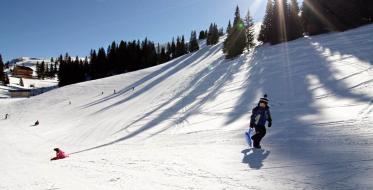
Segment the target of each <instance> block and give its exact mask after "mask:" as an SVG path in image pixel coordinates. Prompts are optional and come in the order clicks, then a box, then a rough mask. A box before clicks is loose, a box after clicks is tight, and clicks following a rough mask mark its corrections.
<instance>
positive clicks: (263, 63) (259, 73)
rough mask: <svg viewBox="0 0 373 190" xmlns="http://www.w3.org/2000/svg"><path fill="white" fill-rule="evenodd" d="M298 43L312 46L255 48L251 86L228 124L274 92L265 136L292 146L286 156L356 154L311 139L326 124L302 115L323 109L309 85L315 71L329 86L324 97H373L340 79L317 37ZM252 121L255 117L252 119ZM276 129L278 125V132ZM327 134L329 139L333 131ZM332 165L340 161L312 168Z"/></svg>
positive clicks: (325, 180)
mask: <svg viewBox="0 0 373 190" xmlns="http://www.w3.org/2000/svg"><path fill="white" fill-rule="evenodd" d="M296 44H298V45H301V46H302V48H303V49H304V50H306V51H305V52H302V53H300V52H298V51H294V48H297V47H296V46H295V43H290V44H279V45H276V46H273V47H268V48H265V49H264V48H260V47H259V48H257V49H256V50H255V51H256V52H255V54H254V55H253V57H252V59H251V60H250V61H249V62H250V64H251V65H252V68H251V70H250V72H249V75H248V79H249V81H248V82H247V84H246V86H245V91H244V92H243V93H242V95H241V97H240V99H239V100H238V101H237V102H236V104H235V106H234V111H232V113H231V114H229V115H228V118H227V124H230V123H232V122H234V121H236V120H238V119H240V118H242V117H244V116H245V115H247V113H250V110H251V109H252V106H250V105H255V104H256V103H257V101H258V100H257V99H256V97H258V95H262V94H263V93H268V94H269V97H270V103H271V104H272V105H273V106H272V110H271V111H272V116H273V127H272V128H271V129H270V130H269V131H268V135H267V137H265V139H264V141H265V142H267V143H269V144H272V145H276V144H278V145H283V147H286V148H284V150H282V151H279V152H277V153H278V154H279V156H280V157H282V158H283V159H284V160H289V159H290V161H294V160H298V161H299V162H302V163H315V162H316V163H317V162H323V161H324V162H325V160H330V159H331V160H333V159H335V160H339V159H341V158H343V157H344V156H348V157H351V155H347V154H350V153H346V152H342V153H341V152H340V150H338V149H336V150H333V149H328V146H323V145H320V144H317V143H316V142H314V141H310V140H309V138H310V137H313V138H320V133H319V132H318V130H320V129H317V128H316V127H315V126H314V125H313V122H312V121H306V120H302V118H303V117H304V116H308V115H316V114H322V113H320V112H319V111H320V110H319V109H318V108H317V107H316V106H315V105H314V104H313V103H314V102H315V100H316V97H315V95H314V94H313V91H311V90H310V88H309V86H310V81H309V76H313V77H314V78H317V79H318V81H319V83H320V85H321V86H322V87H323V88H324V89H326V90H327V91H328V94H327V95H326V96H325V97H324V98H328V96H329V95H334V96H336V97H338V98H346V99H352V100H354V101H356V102H360V103H367V104H369V102H370V101H371V99H372V97H371V96H369V95H366V94H358V93H354V92H351V91H350V89H349V87H348V86H347V85H346V84H345V83H343V81H341V80H339V79H336V78H335V76H334V72H333V69H332V68H331V66H330V64H329V62H328V61H327V60H326V58H325V57H324V56H323V55H321V52H319V51H318V50H317V47H315V45H314V44H313V42H312V41H307V40H303V41H301V42H299V41H297V42H296ZM289 47H290V49H289ZM279 50H281V51H279ZM274 60H276V61H278V64H273V62H274ZM304 62H307V63H306V64H305V63H304ZM241 105H247V106H241ZM247 121H248V122H249V118H247ZM315 122H317V121H315ZM273 128H275V130H274V131H273ZM321 134H322V133H321ZM316 135H319V136H316ZM300 137H302V138H300ZM304 137H308V138H304ZM325 137H326V138H327V136H325ZM284 142H285V143H289V142H291V144H284ZM264 147H265V146H264ZM280 147H281V146H280ZM316 147H317V148H316ZM338 151H339V152H338ZM272 152H273V151H272ZM353 154H354V158H356V159H362V158H364V153H362V152H354V153H353ZM315 158H317V159H315ZM244 159H245V158H244ZM245 161H247V162H249V161H248V160H245ZM254 165H256V166H258V165H260V163H259V164H258V163H254ZM330 167H336V166H334V165H333V163H331V164H329V165H314V166H312V169H313V170H314V171H320V172H321V171H323V172H325V171H327V170H328V169H329V168H330ZM301 172H306V171H301ZM345 172H347V170H345ZM332 180H334V179H333V177H332V176H323V177H322V178H321V177H319V178H318V179H315V180H314V182H315V183H316V184H317V185H316V186H320V187H323V188H325V187H328V186H330V184H329V183H330V181H332ZM351 180H356V181H357V180H358V178H357V177H354V178H353V179H351Z"/></svg>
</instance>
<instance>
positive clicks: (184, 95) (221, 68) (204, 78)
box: [74, 44, 246, 154]
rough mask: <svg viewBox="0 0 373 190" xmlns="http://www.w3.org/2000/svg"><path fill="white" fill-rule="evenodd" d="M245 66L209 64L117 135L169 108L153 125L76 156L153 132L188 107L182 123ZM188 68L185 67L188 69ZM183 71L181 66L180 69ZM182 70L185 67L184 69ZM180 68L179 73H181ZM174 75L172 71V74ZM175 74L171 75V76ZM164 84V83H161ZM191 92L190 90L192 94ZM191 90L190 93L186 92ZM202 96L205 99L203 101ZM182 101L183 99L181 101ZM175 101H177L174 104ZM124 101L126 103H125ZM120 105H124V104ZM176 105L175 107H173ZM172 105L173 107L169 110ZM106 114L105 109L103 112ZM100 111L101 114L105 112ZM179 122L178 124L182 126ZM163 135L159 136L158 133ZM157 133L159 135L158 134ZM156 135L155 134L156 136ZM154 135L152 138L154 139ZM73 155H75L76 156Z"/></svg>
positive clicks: (145, 126) (199, 58) (219, 46)
mask: <svg viewBox="0 0 373 190" xmlns="http://www.w3.org/2000/svg"><path fill="white" fill-rule="evenodd" d="M221 45H222V44H220V45H218V46H215V47H213V48H211V50H210V51H208V52H210V53H207V54H206V53H203V54H204V56H203V57H202V58H201V56H202V55H196V56H195V57H193V58H190V59H189V60H188V61H187V60H185V61H186V62H187V63H189V64H191V63H194V62H195V61H196V59H198V60H203V59H204V58H205V57H208V56H209V55H210V54H211V53H216V51H217V49H220V48H221ZM244 62H246V61H245V59H244V57H243V58H241V59H240V61H239V62H234V63H232V64H229V63H226V62H224V57H223V56H221V57H219V58H218V59H217V60H215V61H213V62H212V63H210V66H209V67H205V68H204V69H203V70H201V71H200V72H199V73H197V74H196V75H195V76H194V78H193V79H192V80H191V81H190V82H189V83H188V85H187V86H186V87H185V89H183V90H180V91H179V92H178V93H176V94H175V95H174V96H173V97H172V98H170V99H169V100H168V101H165V102H164V103H162V104H161V105H159V106H157V107H156V108H154V109H152V110H150V111H149V112H147V113H144V114H143V116H141V117H139V118H138V119H137V120H135V121H134V122H132V123H130V124H128V125H126V126H125V127H124V128H122V129H120V130H119V131H117V132H116V133H118V132H120V131H123V130H124V129H127V128H128V127H130V126H132V125H134V124H136V123H137V122H139V121H142V120H143V119H145V118H146V117H148V116H150V115H152V114H154V113H155V112H157V111H159V110H161V109H162V108H164V107H166V106H167V108H166V109H165V110H164V111H162V112H161V113H160V114H159V115H157V117H156V118H154V119H152V120H151V121H149V122H147V123H146V124H145V125H143V126H142V127H140V128H139V129H137V130H135V131H133V132H131V133H130V134H128V135H126V136H124V137H122V138H119V139H117V140H114V141H112V142H109V143H106V144H102V145H99V146H96V147H92V148H88V149H85V150H81V151H78V152H75V153H80V152H85V151H89V150H93V149H97V148H101V147H105V146H108V145H112V144H115V143H118V142H121V141H124V140H127V139H130V138H132V137H134V136H137V135H139V134H140V133H142V132H144V131H147V130H149V129H151V128H154V127H155V126H157V125H158V124H160V123H161V122H163V121H166V120H168V119H170V118H172V117H174V116H175V115H178V114H180V112H181V111H183V110H185V108H186V107H188V109H187V110H185V111H184V113H183V115H182V116H180V117H179V119H178V120H179V121H180V120H186V119H187V118H188V117H189V116H190V115H192V114H193V113H195V112H197V110H198V108H200V107H201V106H202V105H203V104H204V103H205V102H207V101H208V100H210V99H211V100H212V99H214V98H215V97H216V96H217V95H218V94H219V90H220V89H221V88H222V87H223V86H224V84H225V83H227V82H229V81H230V80H232V79H233V75H234V74H235V73H237V72H238V71H239V68H240V67H241V66H242V65H243V63H244ZM187 63H186V64H185V66H186V65H187ZM180 67H182V66H180ZM182 68H183V67H182ZM182 68H178V69H177V71H178V70H180V69H182ZM170 72H171V70H170ZM171 74H173V72H171V73H170V75H171ZM165 75H166V76H168V77H169V75H168V74H165ZM162 80H165V78H164V79H162ZM157 83H158V82H152V83H151V84H153V85H155V84H157ZM190 89H191V90H190ZM188 90H190V91H189V92H187V91H188ZM201 96H203V98H200V97H201ZM180 97H181V98H180ZM175 99H178V100H177V101H176V102H175ZM122 101H124V100H122ZM122 101H121V102H122ZM171 104H173V105H171ZM170 105H171V106H170ZM103 110H104V109H103ZM103 110H100V111H103ZM179 121H176V122H179ZM169 127H171V126H168V127H166V128H165V129H163V130H161V131H164V130H166V129H168V128H169ZM158 133H160V132H158ZM158 133H157V134H158ZM153 135H155V134H153ZM153 135H152V136H153ZM75 153H74V154H75Z"/></svg>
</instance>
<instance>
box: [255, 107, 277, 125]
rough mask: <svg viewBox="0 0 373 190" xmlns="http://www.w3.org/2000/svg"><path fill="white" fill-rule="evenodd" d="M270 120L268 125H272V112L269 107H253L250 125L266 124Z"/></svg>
mask: <svg viewBox="0 0 373 190" xmlns="http://www.w3.org/2000/svg"><path fill="white" fill-rule="evenodd" d="M267 121H268V126H269V127H270V126H271V125H272V118H271V112H270V111H269V107H265V108H262V107H260V106H257V107H255V108H254V109H253V111H252V114H251V119H250V127H255V126H265V124H266V122H267Z"/></svg>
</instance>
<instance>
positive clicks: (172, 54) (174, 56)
mask: <svg viewBox="0 0 373 190" xmlns="http://www.w3.org/2000/svg"><path fill="white" fill-rule="evenodd" d="M171 57H172V59H174V58H176V57H177V55H176V44H175V39H174V38H172V42H171Z"/></svg>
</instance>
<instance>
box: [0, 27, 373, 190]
mask: <svg viewBox="0 0 373 190" xmlns="http://www.w3.org/2000/svg"><path fill="white" fill-rule="evenodd" d="M372 33H373V25H369V26H365V27H361V28H358V29H355V30H351V31H347V32H344V33H334V34H327V35H321V36H313V37H307V38H303V39H299V40H296V41H293V42H290V43H286V44H280V45H276V46H268V45H263V46H261V47H258V48H256V49H255V50H254V51H253V52H251V53H248V54H245V55H242V56H240V57H238V58H237V59H234V60H225V59H224V55H223V53H222V51H221V48H222V43H219V44H218V45H215V46H212V47H209V46H202V49H201V50H199V51H197V52H195V53H193V54H189V55H185V56H183V57H180V58H178V59H176V60H173V61H171V62H169V63H167V64H163V65H159V66H156V67H153V68H149V69H146V70H142V71H138V72H133V73H128V74H124V75H118V76H114V77H110V78H105V79H101V80H95V81H90V82H85V83H79V84H74V85H70V86H66V87H63V88H59V89H56V90H52V91H50V92H47V93H44V94H42V95H40V96H36V97H32V98H29V99H16V100H9V99H0V114H1V117H3V115H5V113H9V114H10V118H9V119H7V120H0V150H1V156H0V163H1V164H0V171H1V172H0V189H5V190H7V189H31V190H34V189H68V190H74V189H76V190H82V189H89V190H94V189H235V190H236V189H372V188H373V182H372V179H373V128H372V126H373V125H372V124H373V117H372V110H373V91H372V86H373V71H372V63H373V54H372V52H373V39H372V38H371V34H372ZM132 87H135V88H134V90H132ZM114 90H116V94H114V93H113V91H114ZM102 92H104V94H103V95H102V94H101V93H102ZM264 93H268V95H269V98H270V103H271V106H272V108H271V112H272V116H273V120H274V122H273V127H271V128H269V129H268V130H267V136H266V137H264V140H263V143H262V146H263V150H251V149H248V147H247V145H246V143H245V139H244V136H243V134H244V131H245V130H246V129H247V128H248V124H249V117H250V114H251V109H252V108H253V107H254V106H255V105H256V103H257V101H258V100H259V98H260V97H261V96H262V95H263V94H264ZM69 102H71V105H70V104H69ZM36 120H39V121H40V125H39V126H36V127H31V125H32V124H33V123H34V122H35V121H36ZM55 147H59V148H61V149H62V150H64V151H66V152H68V153H71V155H70V157H69V158H67V159H64V160H59V161H53V162H50V161H49V159H50V158H51V157H52V156H54V152H53V148H55Z"/></svg>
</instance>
